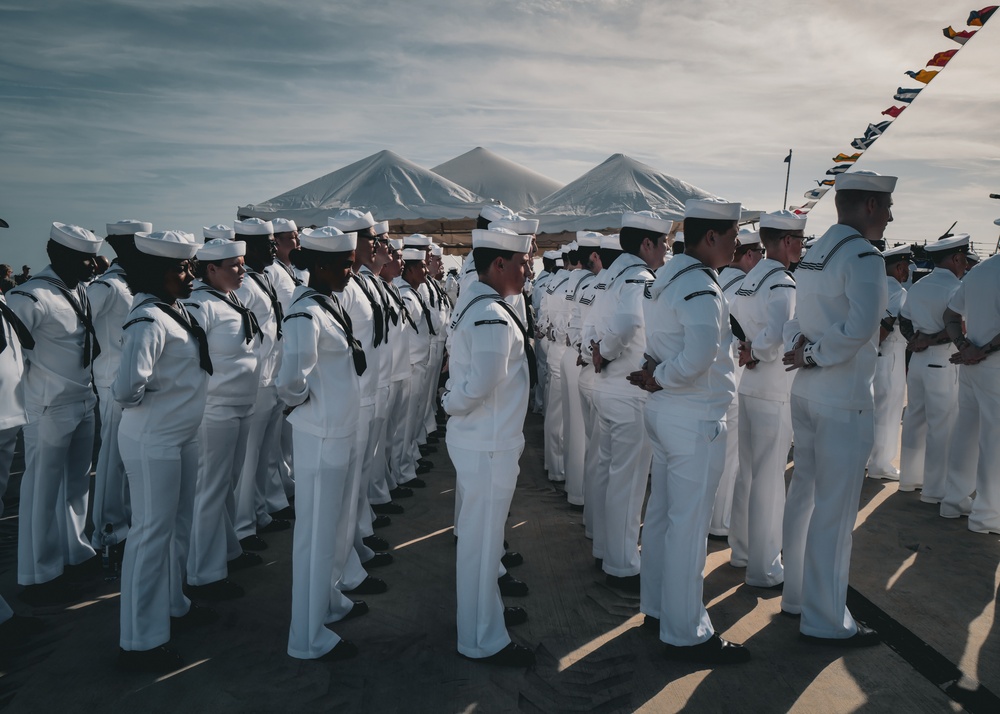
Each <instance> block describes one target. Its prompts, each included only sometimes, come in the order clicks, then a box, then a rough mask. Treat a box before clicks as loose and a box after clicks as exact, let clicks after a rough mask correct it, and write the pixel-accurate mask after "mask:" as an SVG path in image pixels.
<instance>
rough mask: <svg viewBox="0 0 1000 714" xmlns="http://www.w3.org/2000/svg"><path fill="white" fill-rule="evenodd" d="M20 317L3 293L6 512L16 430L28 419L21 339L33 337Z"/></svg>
mask: <svg viewBox="0 0 1000 714" xmlns="http://www.w3.org/2000/svg"><path fill="white" fill-rule="evenodd" d="M20 323H21V319H20V318H19V317H17V315H16V314H14V313H13V312H12V311H11V310H10V308H9V307H7V301H6V299H4V297H3V295H2V294H0V333H2V335H0V337H2V339H0V515H3V495H4V493H5V492H6V491H7V480H8V479H9V478H10V465H11V462H12V461H13V460H14V446H15V444H16V442H17V433H18V432H19V431H21V427H22V426H23V425H24V424H25V423H27V421H28V416H27V414H25V411H24V386H23V384H22V382H21V378H22V376H23V375H24V356H23V352H22V346H21V340H22V339H23V340H25V342H26V345H27V346H29V347H31V346H33V344H34V341H33V340H32V339H31V336H30V335H29V334H27V333H26V332H25V331H22V330H21V328H20V327H19V326H18V325H19V324H20Z"/></svg>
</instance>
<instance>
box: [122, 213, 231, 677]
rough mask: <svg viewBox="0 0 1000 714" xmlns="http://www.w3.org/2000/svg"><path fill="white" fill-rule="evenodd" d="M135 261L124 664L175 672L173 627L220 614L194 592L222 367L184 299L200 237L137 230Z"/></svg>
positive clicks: (125, 401) (127, 344)
mask: <svg viewBox="0 0 1000 714" xmlns="http://www.w3.org/2000/svg"><path fill="white" fill-rule="evenodd" d="M135 247H136V249H137V250H136V252H135V254H134V255H133V256H132V257H131V258H129V260H128V261H127V262H126V263H125V271H126V275H127V276H128V284H129V288H130V289H131V290H132V292H133V294H134V295H135V299H134V300H133V304H132V310H131V311H130V312H129V315H128V321H127V322H126V323H125V325H124V333H123V340H124V342H123V345H122V360H121V368H120V369H119V371H118V375H117V377H116V378H115V382H114V385H113V390H114V396H115V399H116V400H117V401H118V403H119V404H121V406H122V407H123V408H124V409H125V410H126V414H125V416H124V417H123V418H122V421H121V425H120V426H119V429H118V443H119V448H120V449H121V455H122V461H123V462H124V463H125V472H126V474H127V475H128V481H129V492H130V494H131V499H132V528H131V530H130V531H129V537H128V542H127V544H126V546H125V559H124V561H123V563H122V578H121V642H120V644H121V651H120V653H119V658H118V664H119V666H120V667H122V668H123V669H128V670H143V671H147V670H148V671H168V670H171V669H176V668H178V667H180V666H181V665H182V664H183V662H182V660H181V658H180V656H179V655H178V654H177V653H176V652H174V651H173V650H172V649H170V648H168V647H166V646H165V645H166V644H167V643H168V642H169V641H170V635H171V626H172V625H173V626H188V625H197V624H203V623H207V622H210V621H212V620H214V619H215V617H216V615H215V613H214V612H213V611H212V610H209V609H207V608H200V607H197V606H195V605H193V604H192V603H191V601H190V600H188V599H187V598H186V597H185V596H184V591H183V583H184V574H185V563H186V561H187V548H188V542H189V539H190V535H191V514H192V506H193V501H194V490H195V482H196V480H197V477H198V449H199V447H198V427H199V425H200V424H201V421H202V415H203V413H204V411H205V398H206V395H207V389H206V388H207V385H208V379H209V375H210V374H211V373H212V364H211V357H210V356H209V353H208V340H207V338H206V337H205V332H204V330H203V329H202V328H201V326H200V325H199V324H198V323H197V321H196V320H195V319H194V318H193V317H192V316H191V315H190V314H188V312H187V311H186V310H185V309H184V306H183V305H182V304H181V303H180V300H181V299H184V298H187V297H188V296H190V294H191V288H192V285H193V281H194V274H193V272H192V271H191V264H190V260H191V259H192V258H193V257H194V256H195V253H196V252H197V250H198V244H196V243H195V242H194V236H192V235H191V234H189V233H183V232H180V231H161V232H158V233H144V232H139V233H136V234H135Z"/></svg>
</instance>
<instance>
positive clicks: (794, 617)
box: [778, 610, 802, 620]
mask: <svg viewBox="0 0 1000 714" xmlns="http://www.w3.org/2000/svg"><path fill="white" fill-rule="evenodd" d="M778 614H779V615H781V616H782V617H787V618H789V619H791V620H801V619H802V613H799V612H789V611H788V610H778Z"/></svg>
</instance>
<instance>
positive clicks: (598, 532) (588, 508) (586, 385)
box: [580, 233, 622, 568]
mask: <svg viewBox="0 0 1000 714" xmlns="http://www.w3.org/2000/svg"><path fill="white" fill-rule="evenodd" d="M621 248H622V246H621V241H620V239H619V236H618V234H617V233H615V234H613V235H610V236H604V237H602V238H601V251H600V264H601V270H600V271H599V272H598V273H597V275H596V276H595V279H594V282H593V283H591V284H590V285H591V286H592V287H588V288H587V289H586V290H585V291H584V294H583V296H582V297H581V299H580V302H581V308H582V309H583V313H582V319H581V324H580V361H581V362H583V364H584V367H585V369H584V370H583V372H581V375H580V402H581V404H582V405H583V413H584V417H583V418H584V429H586V432H587V450H586V452H585V453H584V456H583V471H584V473H583V482H584V483H583V492H584V511H583V524H584V535H585V536H586V537H587V538H590V539H591V540H592V541H593V543H592V544H591V553H592V554H593V556H594V563H595V565H596V566H597V567H598V568H603V561H604V536H605V533H606V530H607V529H606V527H605V525H604V507H605V504H606V502H607V491H608V470H609V468H610V465H609V461H608V459H609V458H610V457H611V454H610V453H609V452H607V451H604V452H603V453H602V452H601V429H602V423H601V418H600V415H599V414H598V412H597V404H596V402H595V400H594V382H595V381H596V380H597V373H596V372H595V371H594V369H593V366H592V356H591V352H592V348H591V344H592V343H593V342H594V341H595V339H596V338H597V326H598V325H600V324H603V322H604V320H605V319H606V318H607V315H608V314H610V313H611V311H612V310H613V308H614V305H612V304H611V303H610V302H605V301H604V300H603V297H604V293H605V292H606V291H607V289H608V283H609V281H610V279H611V278H610V276H609V275H608V269H607V266H609V265H611V264H612V263H614V262H615V261H616V260H618V257H619V256H620V255H621V254H622V249H621Z"/></svg>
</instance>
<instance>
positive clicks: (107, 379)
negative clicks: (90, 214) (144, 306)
mask: <svg viewBox="0 0 1000 714" xmlns="http://www.w3.org/2000/svg"><path fill="white" fill-rule="evenodd" d="M152 230H153V224H152V223H147V222H144V221H133V220H123V221H118V222H116V223H109V224H107V231H108V237H107V238H106V239H105V241H106V242H107V243H108V245H110V246H111V247H112V249H114V251H115V255H116V256H117V257H116V258H115V259H114V261H112V263H111V267H109V268H108V269H107V270H105V271H104V273H102V274H101V276H100V277H98V278H97V279H95V280H94V281H92V282H91V283H90V285H88V286H87V299H88V300H90V309H91V312H92V313H93V321H94V329H95V330H96V331H97V341H98V343H99V344H100V345H101V354H100V355H98V357H97V358H96V359H95V360H94V386H95V387H97V401H98V408H99V409H100V410H101V449H100V452H99V453H98V456H97V466H96V467H95V469H94V475H95V478H94V506H93V511H92V515H91V521H92V522H93V524H94V533H93V535H92V536H91V537H90V544H91V545H92V546H93V547H94V549H95V550H99V549H100V548H101V547H102V546H101V541H102V539H103V538H105V537H106V536H107V530H108V526H109V525H110V526H111V529H110V533H111V534H112V535H113V537H114V538H113V539H114V541H115V543H117V544H118V545H119V547H121V544H122V543H123V542H124V541H125V539H126V538H127V537H128V524H129V518H130V514H129V503H128V494H127V492H126V481H125V466H124V465H123V464H122V457H121V454H120V453H119V451H118V425H119V423H120V422H121V418H122V408H121V407H120V406H119V405H118V403H117V402H116V401H115V399H114V397H113V396H112V394H111V385H112V383H113V382H114V380H115V376H116V375H117V374H118V365H119V363H120V362H121V358H122V325H124V324H125V318H126V317H127V316H128V313H129V310H130V309H132V293H131V292H130V291H129V289H128V284H127V283H126V282H125V269H124V268H123V267H122V262H123V261H125V260H127V259H128V257H129V256H130V255H131V254H132V253H133V252H134V251H135V242H134V240H133V236H134V235H135V234H136V233H138V232H142V233H150V232H152Z"/></svg>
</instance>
